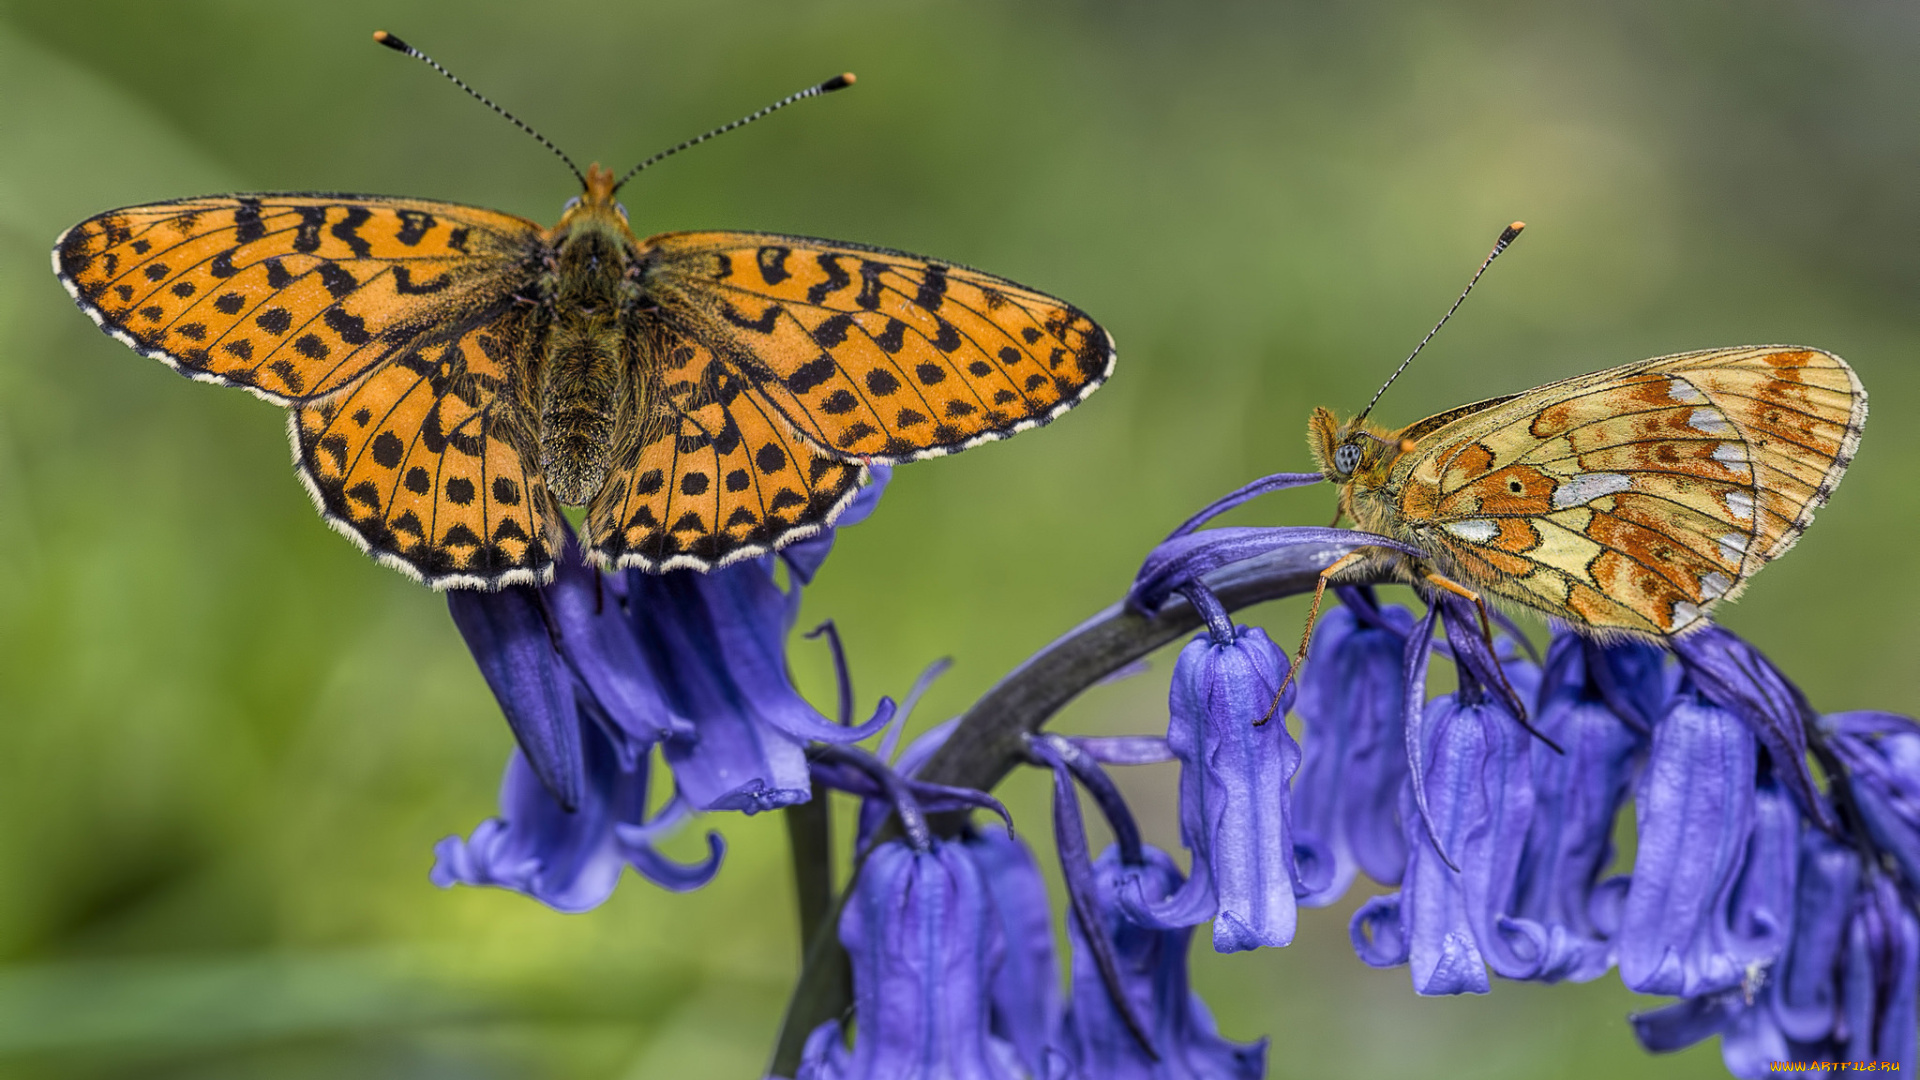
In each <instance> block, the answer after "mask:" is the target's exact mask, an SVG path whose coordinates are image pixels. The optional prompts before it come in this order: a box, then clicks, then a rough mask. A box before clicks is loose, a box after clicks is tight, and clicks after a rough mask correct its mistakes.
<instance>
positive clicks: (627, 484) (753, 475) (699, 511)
mask: <svg viewBox="0 0 1920 1080" xmlns="http://www.w3.org/2000/svg"><path fill="white" fill-rule="evenodd" d="M644 335H645V336H644V338H643V342H644V344H643V348H644V349H645V351H646V352H647V354H648V355H651V356H655V357H658V358H659V360H660V363H661V364H662V365H663V370H662V380H661V386H660V388H659V389H658V390H657V391H656V394H657V396H656V397H655V398H654V400H655V401H656V402H657V404H656V405H655V406H654V407H653V408H652V409H651V410H650V412H649V415H648V416H647V417H646V418H645V419H644V420H643V421H642V422H641V423H640V424H639V426H638V429H637V433H636V434H635V435H634V436H632V437H631V438H625V439H622V440H621V441H622V442H623V443H631V444H632V446H633V449H632V450H630V451H629V452H628V453H627V455H626V459H625V460H624V461H622V462H621V463H620V464H619V466H618V467H617V468H616V470H615V471H614V473H613V475H612V476H610V477H609V478H608V480H607V483H606V485H605V487H603V488H602V490H601V492H600V494H599V495H598V496H597V497H596V498H595V499H594V501H593V503H592V504H591V505H590V506H589V507H588V508H587V522H586V533H587V540H588V546H589V549H590V550H591V552H592V553H593V556H594V558H595V559H596V561H599V562H601V563H603V564H604V565H607V566H638V567H642V568H644V569H648V570H671V569H678V568H683V567H687V568H693V569H698V570H710V569H714V568H716V567H720V566H725V565H727V564H729V563H732V562H736V561H738V560H740V559H744V558H749V557H751V556H754V555H760V554H763V553H765V552H768V551H771V550H773V549H775V548H778V547H781V546H784V545H785V544H788V543H790V542H792V541H794V540H799V539H801V538H803V537H806V536H810V535H812V534H814V533H816V532H818V531H819V530H820V529H821V528H823V527H824V526H826V525H828V524H830V523H831V522H832V520H833V518H834V517H835V516H837V515H838V514H839V513H840V511H841V510H843V509H844V508H845V507H846V505H847V504H848V503H849V502H851V501H852V499H853V496H854V493H855V492H856V491H857V490H858V489H859V487H860V486H861V485H862V484H864V483H866V481H867V468H866V466H865V465H864V464H861V463H859V462H853V461H846V460H843V459H841V458H837V457H830V456H828V455H826V454H824V453H821V452H820V451H819V450H817V449H815V448H814V447H813V446H811V445H809V443H808V441H807V440H806V439H804V438H801V437H800V435H799V434H798V433H797V432H796V431H794V429H793V427H792V425H790V424H789V423H787V421H786V419H785V418H784V417H783V416H782V415H781V413H780V411H779V410H778V409H776V408H774V407H773V405H772V404H771V403H770V402H769V401H767V399H766V398H765V397H763V396H762V395H761V394H760V392H759V391H758V390H757V389H756V388H755V387H754V386H753V385H752V384H750V383H749V382H748V381H747V380H745V379H744V378H742V377H741V376H740V375H739V374H738V372H737V371H736V370H734V369H732V368H731V367H730V366H729V365H727V364H724V363H722V362H720V361H719V360H718V358H716V357H715V355H714V353H713V351H712V350H711V349H710V348H708V347H707V346H706V345H704V344H701V343H699V342H697V341H694V340H691V339H689V338H687V337H685V336H683V335H682V334H680V333H679V332H677V331H675V330H674V329H672V328H670V327H669V326H667V325H666V324H664V323H657V322H656V323H653V324H650V325H649V326H648V328H647V329H646V330H645V331H644Z"/></svg>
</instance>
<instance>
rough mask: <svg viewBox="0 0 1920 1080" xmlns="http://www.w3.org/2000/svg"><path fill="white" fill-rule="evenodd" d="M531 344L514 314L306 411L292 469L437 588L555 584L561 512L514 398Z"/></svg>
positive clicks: (328, 508)
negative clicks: (519, 362)
mask: <svg viewBox="0 0 1920 1080" xmlns="http://www.w3.org/2000/svg"><path fill="white" fill-rule="evenodd" d="M528 338H529V329H528V326H527V316H524V315H517V314H515V313H514V312H511V311H509V312H508V313H506V314H503V315H499V316H496V317H494V318H493V319H490V320H485V321H481V322H478V323H477V324H475V325H472V326H469V327H466V328H463V329H460V330H459V332H457V333H451V334H448V335H447V336H446V337H445V340H442V341H438V342H436V343H434V344H431V345H429V346H427V347H423V348H418V349H411V350H409V351H408V352H407V353H405V354H403V355H402V356H401V357H400V358H398V359H397V360H396V361H395V362H394V363H391V364H389V365H387V366H385V367H383V368H381V369H380V370H378V371H376V372H374V373H373V374H372V375H369V376H367V377H366V379H365V380H363V381H362V382H360V383H359V384H358V385H356V386H354V387H352V388H351V389H350V390H348V391H346V392H345V393H342V394H339V395H336V396H334V397H332V398H329V399H327V400H325V401H323V402H320V403H317V404H314V405H309V406H304V407H296V408H295V409H294V410H293V412H292V415H291V417H290V424H289V431H290V434H291V437H292V439H293V449H294V461H295V464H296V465H297V467H298V468H299V470H300V475H301V478H302V479H303V480H305V481H306V483H307V489H308V491H309V492H310V493H311V494H312V495H313V500H314V503H315V504H316V505H317V506H318V507H319V508H320V512H321V513H322V515H324V516H325V517H326V519H327V521H328V523H329V524H331V525H333V526H334V528H336V529H339V530H340V531H341V532H343V533H345V534H347V535H348V536H349V537H351V538H353V539H354V540H355V541H356V542H358V543H359V544H360V546H361V547H362V548H363V549H365V550H366V551H367V552H369V553H370V554H372V555H373V556H374V557H375V558H377V559H379V560H380V561H381V562H384V563H386V564H388V565H390V566H393V567H395V568H397V569H399V570H401V571H402V572H403V573H406V574H407V575H409V576H411V577H413V578H415V579H417V580H420V581H424V582H425V583H427V584H428V585H431V586H433V587H434V588H436V589H445V588H456V587H465V588H498V587H500V586H502V585H511V584H533V583H537V582H544V581H546V580H548V579H549V578H550V577H551V576H552V573H553V557H554V553H555V552H556V551H558V550H560V546H559V545H560V534H559V532H558V530H559V528H560V525H559V522H560V515H559V510H558V508H557V507H556V506H555V505H554V503H553V500H552V498H551V497H550V496H549V494H548V492H547V489H546V485H545V483H544V482H543V481H542V480H541V477H540V474H539V471H538V470H537V468H536V467H535V464H536V463H535V460H534V458H533V452H532V451H531V450H529V449H528V448H530V447H531V446H532V445H533V443H532V441H531V439H530V437H529V435H528V432H527V430H526V426H525V423H524V420H523V418H522V416H521V413H520V411H519V410H518V409H517V408H516V406H515V404H514V401H515V399H514V395H513V389H514V383H513V379H514V376H515V372H516V371H517V367H516V364H517V360H518V358H519V356H520V355H521V351H522V350H524V349H526V348H528V347H529V341H528Z"/></svg>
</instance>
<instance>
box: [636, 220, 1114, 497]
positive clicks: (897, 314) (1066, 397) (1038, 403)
mask: <svg viewBox="0 0 1920 1080" xmlns="http://www.w3.org/2000/svg"><path fill="white" fill-rule="evenodd" d="M642 260H643V266H644V268H645V269H644V273H645V280H646V289H647V291H648V294H649V296H650V297H651V298H652V299H654V300H655V301H656V302H657V303H659V304H660V305H661V306H662V308H663V309H665V310H666V311H668V312H669V313H671V314H673V315H674V316H675V317H676V318H677V319H678V320H679V321H680V322H681V323H682V324H684V326H685V327H686V330H687V332H688V333H689V334H690V335H691V336H692V337H693V338H694V339H696V340H697V341H698V342H699V343H700V344H702V345H703V346H705V347H707V348H708V349H711V350H712V351H713V352H714V353H715V355H716V356H718V357H719V359H720V360H721V361H722V362H724V363H725V364H727V365H728V366H729V367H730V368H732V369H733V371H734V372H735V373H736V374H737V375H738V376H739V377H740V378H742V379H743V380H745V381H746V382H747V383H748V384H749V385H750V386H752V387H753V388H754V389H755V390H756V391H758V392H759V393H760V394H761V395H762V396H764V398H765V399H766V401H767V402H768V403H769V404H770V405H772V407H773V408H775V409H777V410H778V411H779V413H780V415H781V416H782V417H783V418H784V419H785V420H786V421H787V422H788V423H789V424H791V425H792V426H793V427H794V428H796V429H797V430H799V431H800V432H801V433H802V434H803V435H805V436H806V438H807V439H809V440H810V441H812V442H813V443H814V444H815V445H816V446H818V447H820V448H821V449H824V450H827V451H829V452H831V453H837V454H840V455H844V456H846V457H860V458H864V459H867V460H871V461H883V462H890V461H904V460H911V459H914V458H923V457H935V456H938V455H941V454H945V453H950V452H952V451H955V450H960V449H964V448H966V447H969V446H974V445H977V444H979V443H982V442H986V441H988V440H991V439H1001V438H1005V437H1007V436H1008V435H1011V434H1013V433H1015V432H1018V431H1022V430H1024V429H1026V428H1030V427H1034V426H1036V425H1038V424H1044V423H1046V422H1047V421H1049V420H1052V419H1053V418H1054V417H1057V416H1059V415H1060V414H1061V413H1063V412H1065V411H1066V410H1067V409H1070V408H1072V407H1073V406H1074V405H1075V404H1077V403H1079V402H1080V401H1081V400H1082V399H1084V398H1085V397H1086V396H1087V395H1088V394H1090V393H1092V392H1093V391H1094V389H1096V388H1097V387H1098V386H1099V385H1100V383H1101V381H1102V380H1104V379H1105V378H1106V377H1107V375H1108V374H1109V373H1111V372H1112V370H1113V360H1114V354H1113V343H1112V339H1111V338H1109V337H1108V336H1107V332H1106V331H1105V330H1103V329H1101V328H1100V326H1099V325H1098V324H1097V323H1095V322H1094V321H1093V320H1092V319H1090V318H1088V317H1087V316H1086V315H1085V314H1084V313H1082V312H1081V311H1080V310H1079V309H1077V308H1075V307H1073V306H1072V305H1070V304H1068V303H1066V302H1065V301H1062V300H1057V299H1055V298H1053V297H1051V296H1048V295H1046V294H1045V293H1041V292H1036V291H1035V290H1033V289H1029V288H1027V287H1026V286H1024V285H1019V284H1016V283H1014V282H1011V281H1008V280H1006V279H1005V278H1000V277H995V276H993V275H992V274H985V273H982V272H980V271H978V270H972V269H968V268H966V267H963V266H955V265H953V264H951V263H939V262H934V261H932V260H929V259H924V258H921V257H920V256H917V255H909V254H906V253H904V252H898V251H887V250H884V249H880V248H868V247H861V246H858V245H854V244H845V243H838V242H835V241H831V240H812V239H807V238H805V237H796V236H777V235H772V234H762V233H731V232H692V233H669V234H666V235H663V236H656V237H653V238H651V239H649V240H647V241H646V242H645V243H644V244H643V245H642Z"/></svg>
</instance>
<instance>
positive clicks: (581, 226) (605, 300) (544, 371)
mask: <svg viewBox="0 0 1920 1080" xmlns="http://www.w3.org/2000/svg"><path fill="white" fill-rule="evenodd" d="M623 234H625V226H624V224H621V225H618V226H615V225H614V223H612V222H610V221H606V222H603V221H600V220H597V219H595V218H588V217H585V216H584V215H583V218H582V220H580V221H578V222H576V223H573V227H572V228H570V229H568V230H567V231H566V232H565V233H564V234H563V235H562V237H561V240H560V243H559V245H558V249H559V250H558V252H557V257H556V259H555V272H554V276H553V280H552V295H553V297H554V303H553V311H554V316H553V322H552V326H551V330H550V331H549V333H548V335H547V341H546V348H545V350H544V353H543V355H542V357H541V364H540V369H539V372H538V376H537V380H536V383H537V386H538V390H537V393H536V394H535V399H536V402H537V408H538V412H539V417H540V468H541V471H542V472H543V473H545V475H546V478H547V484H548V486H549V488H550V489H551V490H552V492H553V494H554V496H555V497H556V498H557V499H559V500H560V502H561V503H562V504H563V505H566V506H580V505H584V504H585V503H587V502H588V501H590V500H591V499H592V498H593V496H594V494H595V493H596V492H598V491H599V490H600V488H601V486H602V485H603V484H605V482H606V479H607V474H608V473H609V472H610V471H611V470H612V468H613V459H614V451H615V445H614V444H615V438H614V436H615V419H616V417H618V416H619V415H621V406H622V405H623V403H625V402H626V399H627V397H628V386H627V385H626V384H627V382H628V381H629V378H630V371H631V367H630V365H629V364H628V362H627V352H628V350H627V342H626V331H625V328H624V322H625V320H624V318H623V315H624V312H625V310H626V309H627V307H628V306H629V305H630V304H631V303H632V302H633V301H634V300H635V299H636V297H635V296H633V295H631V294H632V293H634V291H635V289H634V286H633V285H632V284H630V282H629V280H628V277H627V265H628V252H629V250H630V245H631V236H630V235H623Z"/></svg>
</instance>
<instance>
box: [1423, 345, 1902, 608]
mask: <svg viewBox="0 0 1920 1080" xmlns="http://www.w3.org/2000/svg"><path fill="white" fill-rule="evenodd" d="M1460 412H1461V411H1460V410H1456V413H1460ZM1866 412H1867V403H1866V392H1865V391H1864V390H1863V389H1862V388H1861V386H1860V382H1859V380H1858V379H1857V378H1856V377H1855V376H1854V374H1853V371H1852V370H1851V369H1850V368H1848V367H1847V365H1846V363H1845V362H1843V361H1842V360H1841V359H1840V358H1839V357H1837V356H1834V355H1832V354H1831V353H1827V352H1823V351H1821V350H1818V349H1808V348H1801V347H1797V346H1749V347H1739V348H1727V349H1713V350H1707V351H1703V352H1695V353H1684V354H1680V355H1677V356H1667V357H1659V358H1656V359H1653V360H1646V361H1642V362H1640V363H1636V364H1628V365H1626V366H1624V367H1619V368H1614V369H1612V370H1610V371H1602V372H1597V373H1595V374H1592V375H1585V376H1581V377H1580V378H1576V379H1569V380H1567V381H1565V382H1560V383H1554V384H1552V385H1549V386H1544V387H1541V388H1539V389H1537V390H1532V391H1529V392H1527V393H1525V394H1520V395H1517V396H1515V397H1513V398H1510V399H1503V400H1499V401H1495V402H1489V403H1486V406H1485V407H1484V408H1476V409H1471V410H1468V411H1465V412H1464V414H1462V415H1459V417H1458V419H1455V420H1452V421H1451V422H1448V423H1446V424H1443V425H1440V426H1438V427H1429V426H1428V425H1426V424H1425V423H1424V422H1423V424H1417V425H1414V427H1413V428H1409V429H1408V431H1415V430H1417V429H1423V428H1424V429H1425V430H1424V431H1423V433H1422V434H1421V435H1420V437H1418V438H1417V439H1415V440H1414V445H1413V448H1412V449H1411V450H1410V451H1408V452H1406V453H1404V454H1402V455H1401V457H1400V458H1399V459H1398V460H1397V461H1396V462H1395V464H1394V466H1393V470H1392V475H1391V480H1390V481H1389V485H1388V486H1389V489H1390V490H1392V491H1393V492H1394V493H1395V498H1396V500H1397V507H1396V510H1397V513H1398V516H1400V517H1401V518H1402V519H1404V521H1405V523H1406V524H1407V525H1408V526H1410V527H1411V528H1413V529H1414V530H1415V531H1416V533H1417V534H1418V535H1420V536H1421V537H1422V539H1423V540H1424V541H1425V542H1426V543H1427V544H1428V545H1429V546H1430V547H1431V548H1432V549H1433V550H1434V552H1435V554H1436V556H1438V557H1439V558H1440V560H1441V561H1442V562H1443V563H1445V564H1448V565H1449V567H1450V568H1451V569H1454V570H1455V571H1456V572H1457V573H1459V575H1460V576H1461V577H1462V578H1464V579H1466V580H1469V581H1472V582H1474V583H1476V584H1479V585H1482V586H1484V587H1486V588H1488V589H1489V590H1491V591H1493V592H1494V593H1496V594H1497V595H1500V596H1503V597H1505V598H1507V599H1509V600H1513V601H1515V602H1518V603H1521V604H1525V605H1527V606H1530V607H1534V608H1537V609H1539V610H1541V611H1544V612H1546V613H1548V614H1550V615H1553V616H1556V617H1559V618H1562V619H1566V620H1569V621H1572V622H1575V623H1579V624H1584V625H1586V626H1589V627H1592V628H1594V629H1598V630H1603V631H1621V632H1627V633H1637V634H1645V635H1655V636H1665V635H1669V634H1674V633H1678V632H1680V631H1683V630H1685V629H1687V628H1688V627H1690V626H1694V625H1696V624H1699V623H1700V621H1701V620H1702V618H1703V617H1704V616H1705V614H1706V613H1707V612H1708V610H1709V609H1710V608H1711V607H1712V606H1713V605H1714V604H1716V603H1717V602H1719V601H1721V600H1727V599H1731V598H1732V597H1734V596H1735V595H1737V594H1738V593H1739V592H1740V590H1741V589H1742V588H1744V587H1745V585H1746V583H1747V581H1748V580H1749V579H1751V578H1752V576H1753V575H1754V574H1755V573H1757V572H1758V571H1759V569H1760V567H1762V566H1764V565H1765V564H1766V563H1767V562H1768V561H1770V560H1772V559H1774V558H1776V557H1778V556H1779V555H1780V554H1782V553H1783V552H1785V551H1786V550H1787V549H1788V548H1789V547H1791V546H1792V545H1793V543H1794V541H1795V540H1796V539H1798V538H1799V536H1800V534H1801V533H1802V532H1803V531H1805V529H1806V527H1807V525H1808V523H1810V522H1811V521H1812V518H1813V513H1814V511H1815V510H1816V509H1818V508H1819V507H1820V506H1821V505H1822V504H1823V503H1824V502H1825V501H1826V499H1827V497H1828V496H1829V495H1830V494H1831V493H1832V492H1833V489H1834V487H1835V485H1837V484H1838V483H1839V482H1840V477H1841V475H1842V474H1843V473H1844V472H1845V471H1846V467H1847V464H1848V463H1849V462H1850V461H1851V460H1852V458H1853V454H1854V451H1855V449H1856V447H1857V446H1858V445H1859V441H1860V433H1861V429H1862V426H1863V425H1864V424H1865V422H1866Z"/></svg>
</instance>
